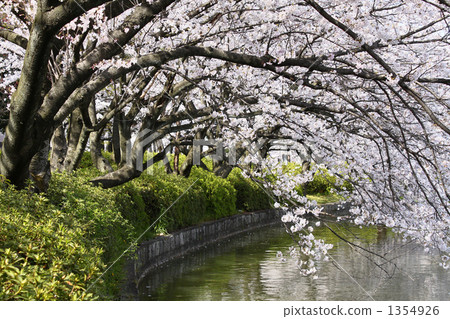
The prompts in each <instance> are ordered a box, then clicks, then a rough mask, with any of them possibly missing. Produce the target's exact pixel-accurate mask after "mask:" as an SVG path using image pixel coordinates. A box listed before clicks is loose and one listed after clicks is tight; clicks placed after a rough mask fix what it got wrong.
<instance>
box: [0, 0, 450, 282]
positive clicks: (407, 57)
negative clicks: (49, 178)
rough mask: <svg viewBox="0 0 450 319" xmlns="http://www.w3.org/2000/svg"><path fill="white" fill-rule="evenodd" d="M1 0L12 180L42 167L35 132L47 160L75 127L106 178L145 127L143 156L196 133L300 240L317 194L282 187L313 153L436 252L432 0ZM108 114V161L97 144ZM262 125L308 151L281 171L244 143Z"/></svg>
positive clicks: (442, 230) (436, 25) (135, 158)
mask: <svg viewBox="0 0 450 319" xmlns="http://www.w3.org/2000/svg"><path fill="white" fill-rule="evenodd" d="M3 2H4V5H3V6H2V8H1V9H0V10H1V12H2V15H1V17H2V26H1V28H0V38H2V40H0V50H2V51H1V52H0V54H2V56H4V57H5V58H4V60H3V61H5V62H3V63H2V66H1V67H2V68H4V67H5V66H7V68H6V70H7V71H8V72H7V74H8V75H7V80H4V83H6V86H9V89H8V90H6V91H5V89H4V88H3V87H2V88H3V90H4V92H11V93H12V92H13V91H14V94H12V95H11V101H10V103H9V106H8V108H9V111H10V115H9V122H8V126H7V129H6V136H5V141H4V145H3V148H2V154H1V158H0V172H1V174H3V175H4V176H5V177H6V178H8V179H9V180H11V182H12V183H14V184H15V185H17V186H19V187H20V186H22V185H24V182H25V180H26V179H27V178H29V176H30V174H31V176H34V177H36V176H44V175H46V174H47V175H48V171H49V163H48V161H47V159H48V153H49V146H50V142H51V143H52V150H53V152H52V158H53V160H52V165H51V166H52V167H53V168H54V169H59V170H72V169H74V168H75V167H76V164H77V162H78V161H79V158H80V155H81V154H82V152H83V151H84V149H85V148H86V145H88V143H89V145H90V146H91V151H92V154H93V157H94V159H95V160H94V163H96V165H97V166H98V167H100V168H101V170H102V171H104V172H105V173H106V174H105V175H104V176H99V177H98V178H97V179H95V180H94V181H93V182H94V183H95V184H101V185H103V187H113V186H115V185H119V184H121V183H124V182H127V181H129V180H131V179H133V178H135V177H137V176H139V174H141V173H142V169H140V168H141V167H143V166H144V167H145V165H143V164H142V158H141V157H140V154H141V153H142V147H143V143H144V141H146V142H148V141H149V140H150V141H151V142H155V143H156V142H157V141H163V140H164V141H165V142H164V143H165V144H164V145H163V150H162V151H161V152H160V153H159V154H158V155H156V157H155V158H154V159H152V160H151V161H150V162H151V163H154V162H155V161H157V160H162V159H164V157H165V151H164V149H165V148H166V147H180V146H182V144H183V143H186V141H192V139H193V138H194V137H195V136H201V137H203V136H207V137H208V136H209V137H208V138H209V139H221V140H222V141H223V145H224V146H225V148H226V149H228V153H227V154H228V155H227V156H228V158H227V159H226V160H225V162H227V161H228V160H229V159H230V156H231V155H233V156H234V154H233V153H232V152H236V153H239V154H238V155H237V158H238V160H239V159H240V161H238V163H236V164H238V165H241V166H242V167H244V168H245V167H251V168H252V170H251V175H252V178H254V179H257V180H258V181H260V182H261V183H264V185H265V187H266V188H267V189H268V190H270V191H271V193H272V194H273V196H274V197H275V198H276V199H277V203H276V206H278V207H280V208H281V209H284V210H286V215H285V216H284V217H283V221H284V222H285V223H286V225H288V230H289V231H290V232H292V233H299V234H300V239H301V240H300V242H299V245H300V251H301V252H302V253H303V254H310V255H313V256H316V257H317V258H319V257H321V256H322V257H324V256H325V255H326V251H327V249H329V246H327V245H326V244H325V243H323V242H321V241H318V240H316V239H315V238H314V236H313V232H312V231H313V228H314V226H313V225H311V223H312V222H311V221H309V220H307V219H305V218H304V217H305V216H304V215H306V214H312V215H313V216H315V217H316V219H317V220H316V221H314V223H318V222H321V220H320V219H321V212H320V209H319V208H317V207H316V205H315V204H314V203H311V202H309V201H307V199H306V198H305V197H303V196H300V195H298V193H297V192H296V191H295V187H296V186H297V185H298V184H303V183H306V182H308V181H311V179H312V176H313V174H314V171H315V170H317V169H318V168H320V167H321V165H322V166H324V167H326V168H327V169H328V170H329V171H330V172H331V173H332V174H334V175H336V176H337V177H338V180H339V181H340V182H343V181H348V182H349V183H351V184H352V185H353V191H352V192H351V193H349V192H345V191H344V192H343V194H342V195H344V196H345V197H347V198H349V200H351V201H352V205H353V206H352V207H353V208H352V214H353V217H354V222H355V223H357V224H366V225H380V224H382V225H386V226H388V227H392V228H394V229H395V230H397V231H398V232H401V233H404V234H405V236H410V237H412V238H414V239H417V240H419V241H420V242H422V243H423V244H424V245H425V246H426V247H428V248H437V249H439V250H440V252H441V254H442V258H443V261H442V264H443V266H444V267H448V265H449V263H448V258H449V253H450V247H449V235H448V234H449V221H450V219H449V199H450V194H449V191H448V185H449V160H448V146H449V145H448V142H447V141H448V135H449V134H450V129H449V120H450V119H449V104H448V103H449V85H450V77H449V71H448V70H449V57H448V56H449V54H448V52H449V43H448V40H449V38H448V36H449V25H448V22H449V15H450V4H449V3H448V1H446V0H411V1H407V2H406V1H402V0H399V1H387V0H371V1H345V2H342V1H336V0H327V1H325V0H318V1H314V0H303V1H297V2H295V3H293V2H292V1H287V0H281V1H271V0H266V1H262V0H260V1H256V0H255V1H251V0H233V1H232V0H224V1H215V0H194V1H192V0H191V1H185V0H179V1H175V0H171V1H170V0H158V1H131V0H130V1H128V0H121V1H106V0H95V1H86V0H66V1H45V0H40V1H28V2H25V1H19V0H5V1H3ZM6 17H7V18H6ZM18 65H20V67H17V66H18ZM8 66H11V67H8ZM16 69H21V72H20V75H19V73H18V72H17V71H15V70H16ZM2 72H3V71H2ZM2 74H6V73H5V72H3V73H2ZM17 79H19V82H18V85H17V88H16V87H15V86H14V85H11V84H12V83H15V81H17ZM2 85H3V84H2ZM6 86H5V87H6ZM125 123H126V124H125ZM108 125H110V126H111V125H112V126H114V125H116V129H115V130H116V132H119V133H120V134H118V136H119V137H118V138H117V139H116V141H117V145H116V147H115V151H116V153H117V156H118V157H117V160H118V162H119V163H121V165H120V167H119V169H118V170H116V171H111V168H110V167H109V165H108V164H107V163H106V162H105V161H104V159H102V158H101V154H100V153H99V152H98V145H99V141H100V140H101V137H102V132H104V130H105V128H106V127H107V126H108ZM133 130H135V131H136V132H137V134H138V135H137V136H138V137H137V138H136V140H135V142H134V144H133V145H131V144H130V137H131V135H132V132H133ZM113 131H114V130H113ZM69 133H70V134H69ZM149 136H152V138H150V139H149ZM180 136H184V137H186V139H184V140H183V141H181V138H180ZM261 139H267V140H270V139H291V140H295V141H297V142H299V143H301V144H303V145H304V146H305V148H307V149H308V150H309V151H310V153H311V158H312V159H313V160H314V159H316V161H317V162H319V161H318V159H320V162H321V164H320V165H315V166H314V167H313V169H312V170H309V171H308V170H305V171H304V172H303V173H302V174H296V175H294V174H288V173H283V170H282V168H281V167H280V164H279V163H278V161H276V160H274V159H273V158H270V157H268V156H255V154H252V153H251V152H250V153H249V152H246V151H245V150H248V147H247V146H248V145H244V144H245V143H244V144H243V141H253V142H254V143H257V142H258V141H259V140H261ZM144 144H145V143H144ZM248 144H249V143H248ZM258 145H262V144H258ZM145 146H147V145H145ZM130 149H131V150H130ZM95 150H97V151H95ZM127 150H128V151H127ZM236 150H240V151H236ZM188 154H189V153H188ZM191 154H192V153H191ZM127 156H128V158H127ZM233 156H231V157H233ZM189 158H190V157H189V156H188V159H189ZM223 162H224V161H222V163H217V165H218V166H217V168H218V171H219V166H220V167H221V170H225V171H226V169H225V168H226V165H221V164H224V163H223ZM188 164H189V163H188ZM232 165H235V164H232ZM229 167H231V166H229ZM229 167H228V168H227V169H229ZM256 167H259V169H256ZM185 169H186V170H188V167H186V168H185ZM186 172H187V171H186ZM247 173H248V174H250V172H247ZM225 175H226V174H225ZM269 175H270V176H272V177H273V176H274V175H275V176H277V178H276V180H275V181H274V180H273V178H268V177H269ZM269 181H270V182H269ZM297 252H298V251H295V252H293V255H295V254H296V253H297ZM300 267H301V268H302V269H304V272H305V274H310V273H313V272H314V263H307V264H306V265H305V264H302V265H300Z"/></svg>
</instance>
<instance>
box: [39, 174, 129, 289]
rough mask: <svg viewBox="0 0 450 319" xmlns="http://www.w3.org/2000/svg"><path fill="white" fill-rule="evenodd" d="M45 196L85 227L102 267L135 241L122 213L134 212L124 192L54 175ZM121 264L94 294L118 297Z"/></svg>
mask: <svg viewBox="0 0 450 319" xmlns="http://www.w3.org/2000/svg"><path fill="white" fill-rule="evenodd" d="M47 196H48V199H49V201H50V202H51V203H53V204H54V205H55V206H56V207H58V208H59V209H60V210H61V211H62V212H64V213H66V214H71V215H72V216H73V218H74V219H76V220H77V221H79V222H80V223H82V224H83V225H86V233H85V237H86V239H87V240H89V241H90V242H91V244H93V245H95V246H97V247H100V248H101V249H102V250H103V254H102V260H103V261H104V263H105V264H110V263H112V262H113V261H114V260H116V258H118V257H119V256H120V255H121V254H122V253H123V251H125V250H126V249H127V248H128V247H129V245H130V243H132V242H133V240H134V238H135V237H136V235H135V231H134V227H133V226H132V225H131V223H130V221H128V220H127V219H125V218H124V216H123V215H124V214H123V213H124V212H127V213H128V214H132V212H133V206H132V205H130V203H131V202H132V200H131V197H130V196H129V195H128V194H127V193H125V192H121V191H120V190H118V189H102V188H100V187H94V186H92V184H90V183H89V181H88V180H86V179H85V178H84V177H83V176H78V175H77V174H72V175H67V174H54V175H53V176H52V180H51V182H50V186H49V189H48V193H47ZM125 202H127V203H128V205H125ZM119 203H122V205H120V204H119ZM123 262H125V258H122V259H121V260H120V261H119V262H117V263H116V264H115V265H114V266H113V267H112V268H111V269H110V270H109V271H108V273H107V274H105V276H104V280H105V282H104V284H103V285H100V286H101V287H102V288H103V290H102V289H101V290H98V291H97V292H98V293H99V294H103V295H105V296H113V295H115V294H116V293H117V289H118V288H117V287H118V285H117V283H118V282H119V281H120V280H121V274H122V271H121V268H122V266H123Z"/></svg>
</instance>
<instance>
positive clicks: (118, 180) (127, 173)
mask: <svg viewBox="0 0 450 319" xmlns="http://www.w3.org/2000/svg"><path fill="white" fill-rule="evenodd" d="M141 173H142V172H139V171H137V170H136V168H135V167H134V166H132V165H125V166H123V167H121V168H119V169H118V170H117V171H114V172H111V173H108V174H106V175H104V176H101V177H97V178H95V179H93V180H92V181H91V183H93V184H94V185H95V186H101V187H103V188H111V187H115V186H119V185H122V184H125V183H126V182H129V181H131V180H132V179H134V178H136V177H139V176H140V175H141Z"/></svg>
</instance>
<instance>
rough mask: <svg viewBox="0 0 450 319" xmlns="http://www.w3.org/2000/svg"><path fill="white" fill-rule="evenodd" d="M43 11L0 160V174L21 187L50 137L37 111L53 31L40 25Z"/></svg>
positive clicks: (32, 37) (38, 16) (15, 96)
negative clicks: (36, 157)
mask: <svg viewBox="0 0 450 319" xmlns="http://www.w3.org/2000/svg"><path fill="white" fill-rule="evenodd" d="M42 14H43V13H42V12H41V11H40V9H38V11H37V12H36V17H35V22H34V23H33V25H32V27H31V30H30V36H29V40H28V46H27V50H26V52H25V57H24V62H23V67H22V72H21V75H20V80H19V84H18V87H17V90H16V92H15V93H14V94H13V96H12V99H11V107H10V110H11V111H10V115H9V121H8V126H7V128H6V134H5V139H4V141H3V146H2V154H1V158H0V173H1V174H2V175H4V176H5V177H6V178H7V179H9V180H10V181H11V183H12V184H14V185H16V186H18V187H19V188H20V187H24V186H25V181H26V179H27V178H28V177H29V166H30V163H31V160H32V158H33V156H34V155H35V154H36V153H37V152H38V151H39V150H40V149H42V145H43V144H44V141H45V140H46V139H47V138H49V137H50V136H51V134H52V131H53V129H52V127H51V126H50V125H49V124H48V123H45V122H44V121H43V120H42V119H41V118H40V117H36V112H37V110H38V109H39V107H40V105H41V103H42V96H43V95H44V94H43V90H44V89H45V84H46V79H47V62H48V60H49V57H50V46H51V43H52V38H53V32H52V31H51V30H47V29H46V27H45V26H44V24H43V22H42V21H43V18H42Z"/></svg>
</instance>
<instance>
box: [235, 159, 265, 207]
mask: <svg viewBox="0 0 450 319" xmlns="http://www.w3.org/2000/svg"><path fill="white" fill-rule="evenodd" d="M227 180H228V181H229V182H230V183H231V185H232V186H233V188H234V189H235V190H236V208H237V209H238V210H241V211H257V210H262V209H268V208H271V199H270V197H269V195H268V194H267V193H266V192H265V191H264V190H263V189H262V188H261V187H260V186H259V185H258V184H257V183H255V182H253V181H252V180H250V179H248V178H245V177H244V176H242V171H241V170H240V169H239V168H234V169H233V170H232V171H231V173H230V175H228V177H227Z"/></svg>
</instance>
